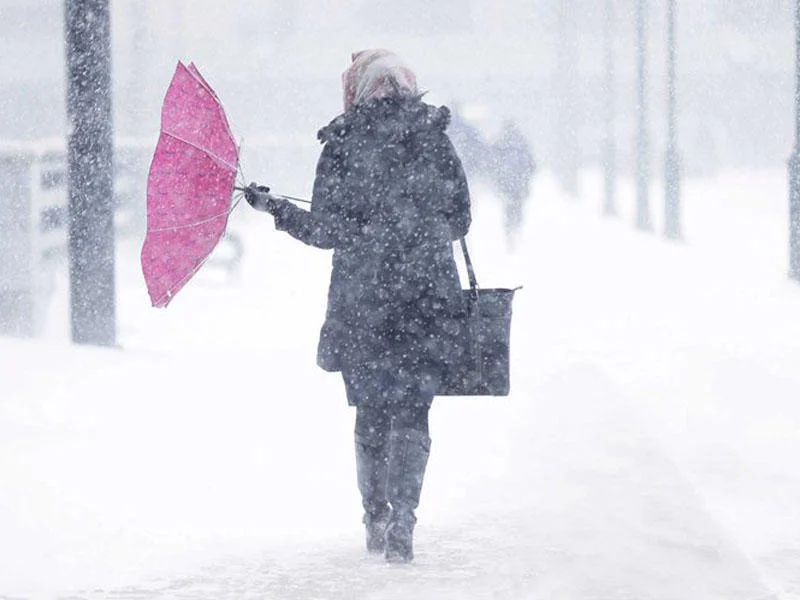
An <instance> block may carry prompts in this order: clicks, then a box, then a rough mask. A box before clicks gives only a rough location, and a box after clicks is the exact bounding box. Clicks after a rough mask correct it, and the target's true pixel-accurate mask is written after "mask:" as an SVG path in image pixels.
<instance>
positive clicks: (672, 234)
mask: <svg viewBox="0 0 800 600" xmlns="http://www.w3.org/2000/svg"><path fill="white" fill-rule="evenodd" d="M675 46H676V41H675V0H667V154H666V159H665V163H664V235H665V236H666V237H667V238H669V239H673V240H676V239H679V238H680V237H681V222H680V218H681V214H680V208H681V207H680V194H681V158H680V155H679V154H678V111H677V100H676V97H675V50H676V48H675Z"/></svg>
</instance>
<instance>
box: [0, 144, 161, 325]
mask: <svg viewBox="0 0 800 600" xmlns="http://www.w3.org/2000/svg"><path fill="white" fill-rule="evenodd" d="M153 146H154V142H153V141H150V140H139V139H125V138H118V139H117V141H116V148H115V182H114V187H115V193H114V198H113V202H114V204H115V224H116V229H117V233H118V235H120V236H125V235H130V234H132V233H135V232H139V231H143V229H144V224H145V205H144V197H145V188H146V175H147V166H148V161H149V157H150V156H151V155H152V149H153ZM66 155H67V153H66V142H65V140H64V139H45V140H37V141H27V142H18V141H0V334H3V333H8V334H12V335H23V336H29V335H34V334H36V333H37V332H38V331H39V330H40V329H41V325H42V321H43V318H44V312H45V310H44V308H45V306H46V304H47V301H48V299H49V297H50V292H51V291H52V288H53V285H54V272H55V269H56V268H60V266H61V265H64V264H66V261H65V258H66V248H67V218H68V212H67V158H66Z"/></svg>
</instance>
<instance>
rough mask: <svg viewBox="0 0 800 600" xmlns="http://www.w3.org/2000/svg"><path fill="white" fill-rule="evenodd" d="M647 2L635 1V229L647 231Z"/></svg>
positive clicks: (648, 224)
mask: <svg viewBox="0 0 800 600" xmlns="http://www.w3.org/2000/svg"><path fill="white" fill-rule="evenodd" d="M646 20H647V0H637V1H636V75H637V85H636V114H637V134H636V226H637V227H638V228H639V229H642V230H650V228H651V226H650V201H649V189H648V188H649V185H650V165H649V164H648V156H647V153H648V139H647V48H646V45H647V40H646V39H645V30H646V26H645V22H646Z"/></svg>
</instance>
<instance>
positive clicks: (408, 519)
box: [385, 429, 431, 562]
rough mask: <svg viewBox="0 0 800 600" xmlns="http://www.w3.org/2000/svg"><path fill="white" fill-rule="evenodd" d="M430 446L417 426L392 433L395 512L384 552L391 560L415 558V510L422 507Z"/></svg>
mask: <svg viewBox="0 0 800 600" xmlns="http://www.w3.org/2000/svg"><path fill="white" fill-rule="evenodd" d="M430 448H431V440H430V438H429V437H428V436H427V435H425V433H423V432H422V431H419V430H417V429H399V430H393V431H392V432H391V433H390V434H389V478H388V493H387V495H388V498H389V503H390V504H391V505H392V513H391V516H390V518H389V525H388V527H387V528H386V552H385V557H386V560H387V561H389V562H410V561H412V560H413V559H414V544H413V541H414V540H413V538H414V525H415V524H416V522H417V518H416V517H415V516H414V509H416V508H417V506H419V496H420V493H421V492H422V480H423V478H424V476H425V467H426V466H427V464H428V456H429V454H430Z"/></svg>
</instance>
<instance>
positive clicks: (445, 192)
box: [245, 50, 471, 562]
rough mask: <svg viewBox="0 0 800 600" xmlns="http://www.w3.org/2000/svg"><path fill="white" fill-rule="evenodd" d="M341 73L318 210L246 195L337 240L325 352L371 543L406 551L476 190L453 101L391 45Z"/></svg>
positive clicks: (357, 58) (394, 555) (301, 234)
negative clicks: (443, 99)
mask: <svg viewBox="0 0 800 600" xmlns="http://www.w3.org/2000/svg"><path fill="white" fill-rule="evenodd" d="M342 79H343V86H344V108H345V110H344V113H343V114H341V115H339V116H338V117H336V118H335V119H334V120H333V121H332V122H331V123H330V124H329V125H327V126H326V127H323V128H322V129H321V130H320V132H319V134H318V137H319V139H320V141H321V142H322V143H323V144H324V146H323V149H322V154H321V156H320V158H319V162H318V165H317V171H316V178H315V181H314V189H313V196H312V203H311V209H310V211H306V210H303V209H301V208H298V207H296V206H294V205H293V204H291V203H290V202H288V201H287V200H286V199H284V198H281V197H276V196H274V195H271V194H270V193H269V189H268V188H266V187H261V186H257V185H256V184H251V185H250V186H249V187H248V188H247V191H246V193H245V196H246V198H247V200H248V202H249V203H250V204H251V205H252V206H253V207H255V208H257V209H259V210H264V211H266V212H269V213H270V214H272V215H273V216H274V218H275V226H276V228H277V229H278V230H282V231H286V232H288V233H289V234H290V235H292V236H293V237H295V238H297V239H298V240H300V241H302V242H304V243H306V244H309V245H312V246H315V247H318V248H323V249H333V269H332V273H331V281H330V288H329V293H328V308H327V315H326V319H325V323H324V325H323V326H322V331H321V334H320V340H319V347H318V355H317V363H318V364H319V366H320V367H322V368H323V369H325V370H326V371H340V372H341V373H342V377H343V379H344V383H345V390H346V394H347V400H348V403H349V404H350V405H352V406H355V407H356V422H355V450H356V466H357V480H358V487H359V490H360V492H361V498H362V504H363V507H364V511H365V514H364V519H363V521H364V524H365V525H366V541H367V549H368V550H369V551H370V552H382V553H384V555H385V557H386V559H387V560H388V561H393V562H407V561H410V560H412V559H413V543H412V542H413V531H414V525H415V523H416V516H415V513H414V511H415V509H416V508H417V506H418V504H419V499H420V493H421V490H422V481H423V476H424V474H425V469H426V465H427V462H428V456H429V452H430V437H429V429H428V411H429V408H430V406H431V402H432V401H433V397H434V395H435V393H436V389H437V385H438V383H439V381H440V379H441V377H442V373H443V368H444V367H443V365H444V363H445V361H446V359H447V352H448V349H449V348H450V347H451V344H450V343H449V341H448V336H447V334H446V333H445V331H446V330H447V329H448V328H447V326H446V325H447V323H448V320H449V318H450V317H452V316H453V315H455V314H456V313H458V312H459V311H461V310H462V309H463V304H462V293H461V285H460V283H459V278H458V272H457V270H456V264H455V259H454V256H453V246H452V241H453V240H455V239H458V238H460V237H462V236H464V235H465V234H466V233H467V230H468V229H469V225H470V221H471V216H470V200H469V191H468V188H467V183H466V178H465V176H464V171H463V169H462V166H461V162H460V160H459V158H458V156H457V154H456V152H455V150H454V148H453V146H452V144H451V143H450V140H449V138H448V136H447V134H446V133H445V129H446V127H447V125H448V121H449V111H448V110H447V109H446V108H444V107H441V108H435V107H433V106H430V105H428V104H426V103H424V102H423V101H422V99H421V96H422V95H421V94H420V93H419V91H418V88H417V83H416V79H415V76H414V73H413V72H412V71H411V70H410V69H409V68H408V67H406V66H405V65H404V64H403V63H402V62H401V61H400V59H399V58H398V57H397V56H396V55H395V54H393V53H391V52H388V51H386V50H365V51H362V52H357V53H355V54H353V56H352V64H351V65H350V67H349V68H348V69H347V70H346V71H345V72H344V74H343V77H342ZM320 496H321V499H324V490H320Z"/></svg>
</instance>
